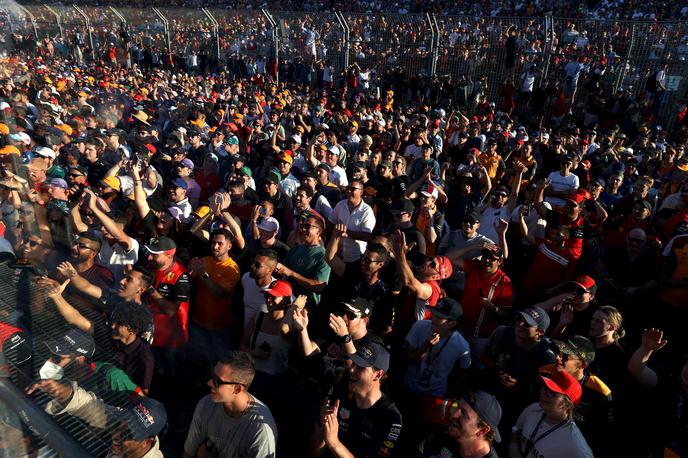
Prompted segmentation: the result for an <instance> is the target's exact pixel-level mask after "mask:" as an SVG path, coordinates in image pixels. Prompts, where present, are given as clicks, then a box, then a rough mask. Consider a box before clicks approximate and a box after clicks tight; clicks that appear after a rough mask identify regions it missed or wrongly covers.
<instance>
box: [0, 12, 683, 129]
mask: <svg viewBox="0 0 688 458" xmlns="http://www.w3.org/2000/svg"><path fill="white" fill-rule="evenodd" d="M134 4H135V3H134ZM0 26H1V27H2V28H3V30H4V31H5V34H4V37H3V42H4V44H5V47H6V48H8V49H10V50H11V49H15V50H21V51H27V52H38V51H40V50H41V48H42V47H47V46H48V42H49V43H50V46H51V47H52V48H54V49H52V50H51V52H56V53H60V54H65V55H66V54H72V55H73V56H74V54H75V53H76V54H77V56H74V57H75V58H76V57H79V59H86V60H88V59H95V60H102V61H107V60H111V61H112V62H113V63H118V64H122V65H131V64H132V63H142V62H144V61H146V62H148V61H150V62H151V65H166V64H167V65H179V66H182V67H183V68H187V69H189V68H194V67H195V66H197V65H198V66H204V67H206V68H209V66H210V67H214V68H219V67H222V66H223V65H224V66H226V67H227V68H229V69H230V70H233V71H238V72H240V73H243V74H245V75H246V76H252V75H253V74H267V75H270V76H273V77H275V78H278V79H280V78H281V79H287V80H290V81H295V82H299V83H302V84H308V85H311V86H323V85H328V84H330V85H331V84H334V83H335V82H336V81H337V80H339V79H342V80H343V79H346V78H347V76H348V77H350V78H351V77H354V74H355V75H357V76H360V75H364V76H365V78H369V79H371V80H376V81H375V82H376V83H378V84H375V85H373V84H371V85H370V86H371V87H378V86H384V82H385V81H387V82H396V83H397V84H395V87H397V88H398V87H402V93H401V94H398V96H397V97H398V99H400V100H403V101H406V100H416V101H428V100H429V97H430V94H429V93H423V92H422V90H421V89H419V88H427V87H431V86H433V85H434V86H433V87H439V88H442V89H441V90H439V91H437V93H439V92H442V91H443V93H442V95H438V94H435V96H434V97H435V99H434V100H433V101H439V102H445V103H448V102H453V103H455V104H458V105H459V106H461V105H466V106H471V105H473V106H476V105H477V104H478V103H480V101H481V100H482V98H483V96H485V97H487V98H488V100H490V101H493V102H495V103H496V104H498V105H500V106H501V107H503V108H504V109H508V108H509V101H510V100H511V99H512V98H513V99H515V100H518V95H519V93H520V91H521V90H522V89H524V88H526V89H527V87H528V86H529V85H530V84H531V75H526V74H527V73H528V72H531V73H532V75H534V83H533V86H534V87H535V88H544V87H548V88H549V89H548V90H551V91H558V90H561V89H567V88H568V89H571V88H570V87H569V86H570V85H571V84H573V83H575V90H576V94H577V95H576V99H577V100H578V101H580V102H582V101H584V100H585V99H586V98H587V97H591V96H594V94H595V91H599V90H603V91H605V92H606V93H615V92H619V91H622V90H625V91H629V92H630V93H631V94H632V95H635V96H639V97H638V99H639V100H642V99H643V97H642V96H643V94H644V93H645V91H646V85H647V81H648V79H649V78H652V77H653V75H656V73H657V71H658V70H659V69H660V67H662V66H663V65H664V64H665V63H666V64H667V65H668V68H667V79H666V81H667V91H666V93H665V95H664V96H663V97H664V103H662V107H663V112H662V113H661V117H663V118H668V117H669V115H670V114H671V113H672V110H673V107H674V104H675V101H677V100H679V99H682V98H683V97H684V95H685V93H686V91H687V88H688V83H687V82H686V73H687V72H686V69H687V68H688V66H687V65H686V58H688V28H687V26H686V25H685V23H683V22H649V21H640V22H630V21H613V20H594V19H566V18H553V17H549V16H547V17H538V18H529V17H484V16H442V15H434V14H405V15H400V14H385V15H375V14H367V15H366V14H358V13H339V12H285V11H267V10H260V11H259V10H245V11H242V10H232V9H223V8H220V7H212V8H209V9H206V8H199V9H181V8H171V7H170V8H167V7H165V8H144V7H131V8H120V7H118V8H113V7H86V6H84V7H79V6H78V5H77V6H69V5H54V6H45V5H40V4H37V5H24V6H20V5H17V4H12V5H11V6H7V7H4V8H0ZM75 44H76V45H79V46H76V48H78V49H77V50H76V51H75ZM569 64H570V65H569ZM365 78H364V79H363V87H362V88H361V87H359V90H364V91H365V87H366V84H365ZM359 81H360V78H359ZM399 82H402V84H398V83H399ZM418 83H423V84H418ZM423 90H426V91H427V89H423ZM569 92H570V91H569ZM581 106H582V105H580V104H576V101H575V100H574V101H573V103H572V105H571V107H570V108H571V109H572V110H573V111H576V110H580V109H581Z"/></svg>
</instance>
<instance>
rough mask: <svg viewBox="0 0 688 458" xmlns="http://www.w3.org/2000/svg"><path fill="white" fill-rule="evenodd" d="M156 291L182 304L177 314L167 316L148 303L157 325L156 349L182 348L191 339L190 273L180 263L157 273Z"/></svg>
mask: <svg viewBox="0 0 688 458" xmlns="http://www.w3.org/2000/svg"><path fill="white" fill-rule="evenodd" d="M155 289H157V290H158V292H160V294H161V295H162V296H163V297H164V298H165V299H167V300H170V301H173V302H180V304H179V308H178V309H177V313H175V314H174V315H166V314H165V313H163V311H162V309H161V308H160V307H158V305H157V304H155V303H153V302H152V301H150V300H149V301H148V307H149V309H150V311H151V313H153V323H154V325H155V337H154V339H153V346H154V347H169V348H177V347H181V346H182V345H184V344H185V343H186V341H187V340H188V339H189V326H188V324H189V316H188V315H189V273H188V272H187V270H186V267H184V266H183V265H182V264H181V263H180V262H179V261H176V260H175V261H174V262H173V263H172V265H171V266H170V267H169V268H168V269H166V270H158V271H156V272H155Z"/></svg>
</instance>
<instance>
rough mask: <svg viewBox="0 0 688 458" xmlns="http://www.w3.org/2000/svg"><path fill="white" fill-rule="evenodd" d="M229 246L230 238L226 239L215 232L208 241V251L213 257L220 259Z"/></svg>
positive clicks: (230, 243) (230, 244)
mask: <svg viewBox="0 0 688 458" xmlns="http://www.w3.org/2000/svg"><path fill="white" fill-rule="evenodd" d="M231 247H232V242H231V240H229V239H227V238H226V237H225V236H224V235H221V234H216V235H214V236H213V240H212V241H211V242H210V253H211V254H212V256H213V258H215V259H220V258H223V257H224V256H226V255H227V253H228V252H229V250H230V248H231Z"/></svg>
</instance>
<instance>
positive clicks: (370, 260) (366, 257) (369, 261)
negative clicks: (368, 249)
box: [361, 256, 382, 264]
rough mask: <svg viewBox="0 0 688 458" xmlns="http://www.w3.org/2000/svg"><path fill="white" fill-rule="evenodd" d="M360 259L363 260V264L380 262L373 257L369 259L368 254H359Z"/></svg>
mask: <svg viewBox="0 0 688 458" xmlns="http://www.w3.org/2000/svg"><path fill="white" fill-rule="evenodd" d="M361 261H363V262H364V263H365V264H372V263H374V262H382V261H376V260H374V259H371V258H369V257H368V256H361Z"/></svg>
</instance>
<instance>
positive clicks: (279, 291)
mask: <svg viewBox="0 0 688 458" xmlns="http://www.w3.org/2000/svg"><path fill="white" fill-rule="evenodd" d="M264 292H265V293H266V294H269V295H271V296H274V297H284V296H291V284H290V283H289V282H288V281H284V280H275V281H274V282H272V284H271V285H270V289H266V290H265V291H264Z"/></svg>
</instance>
